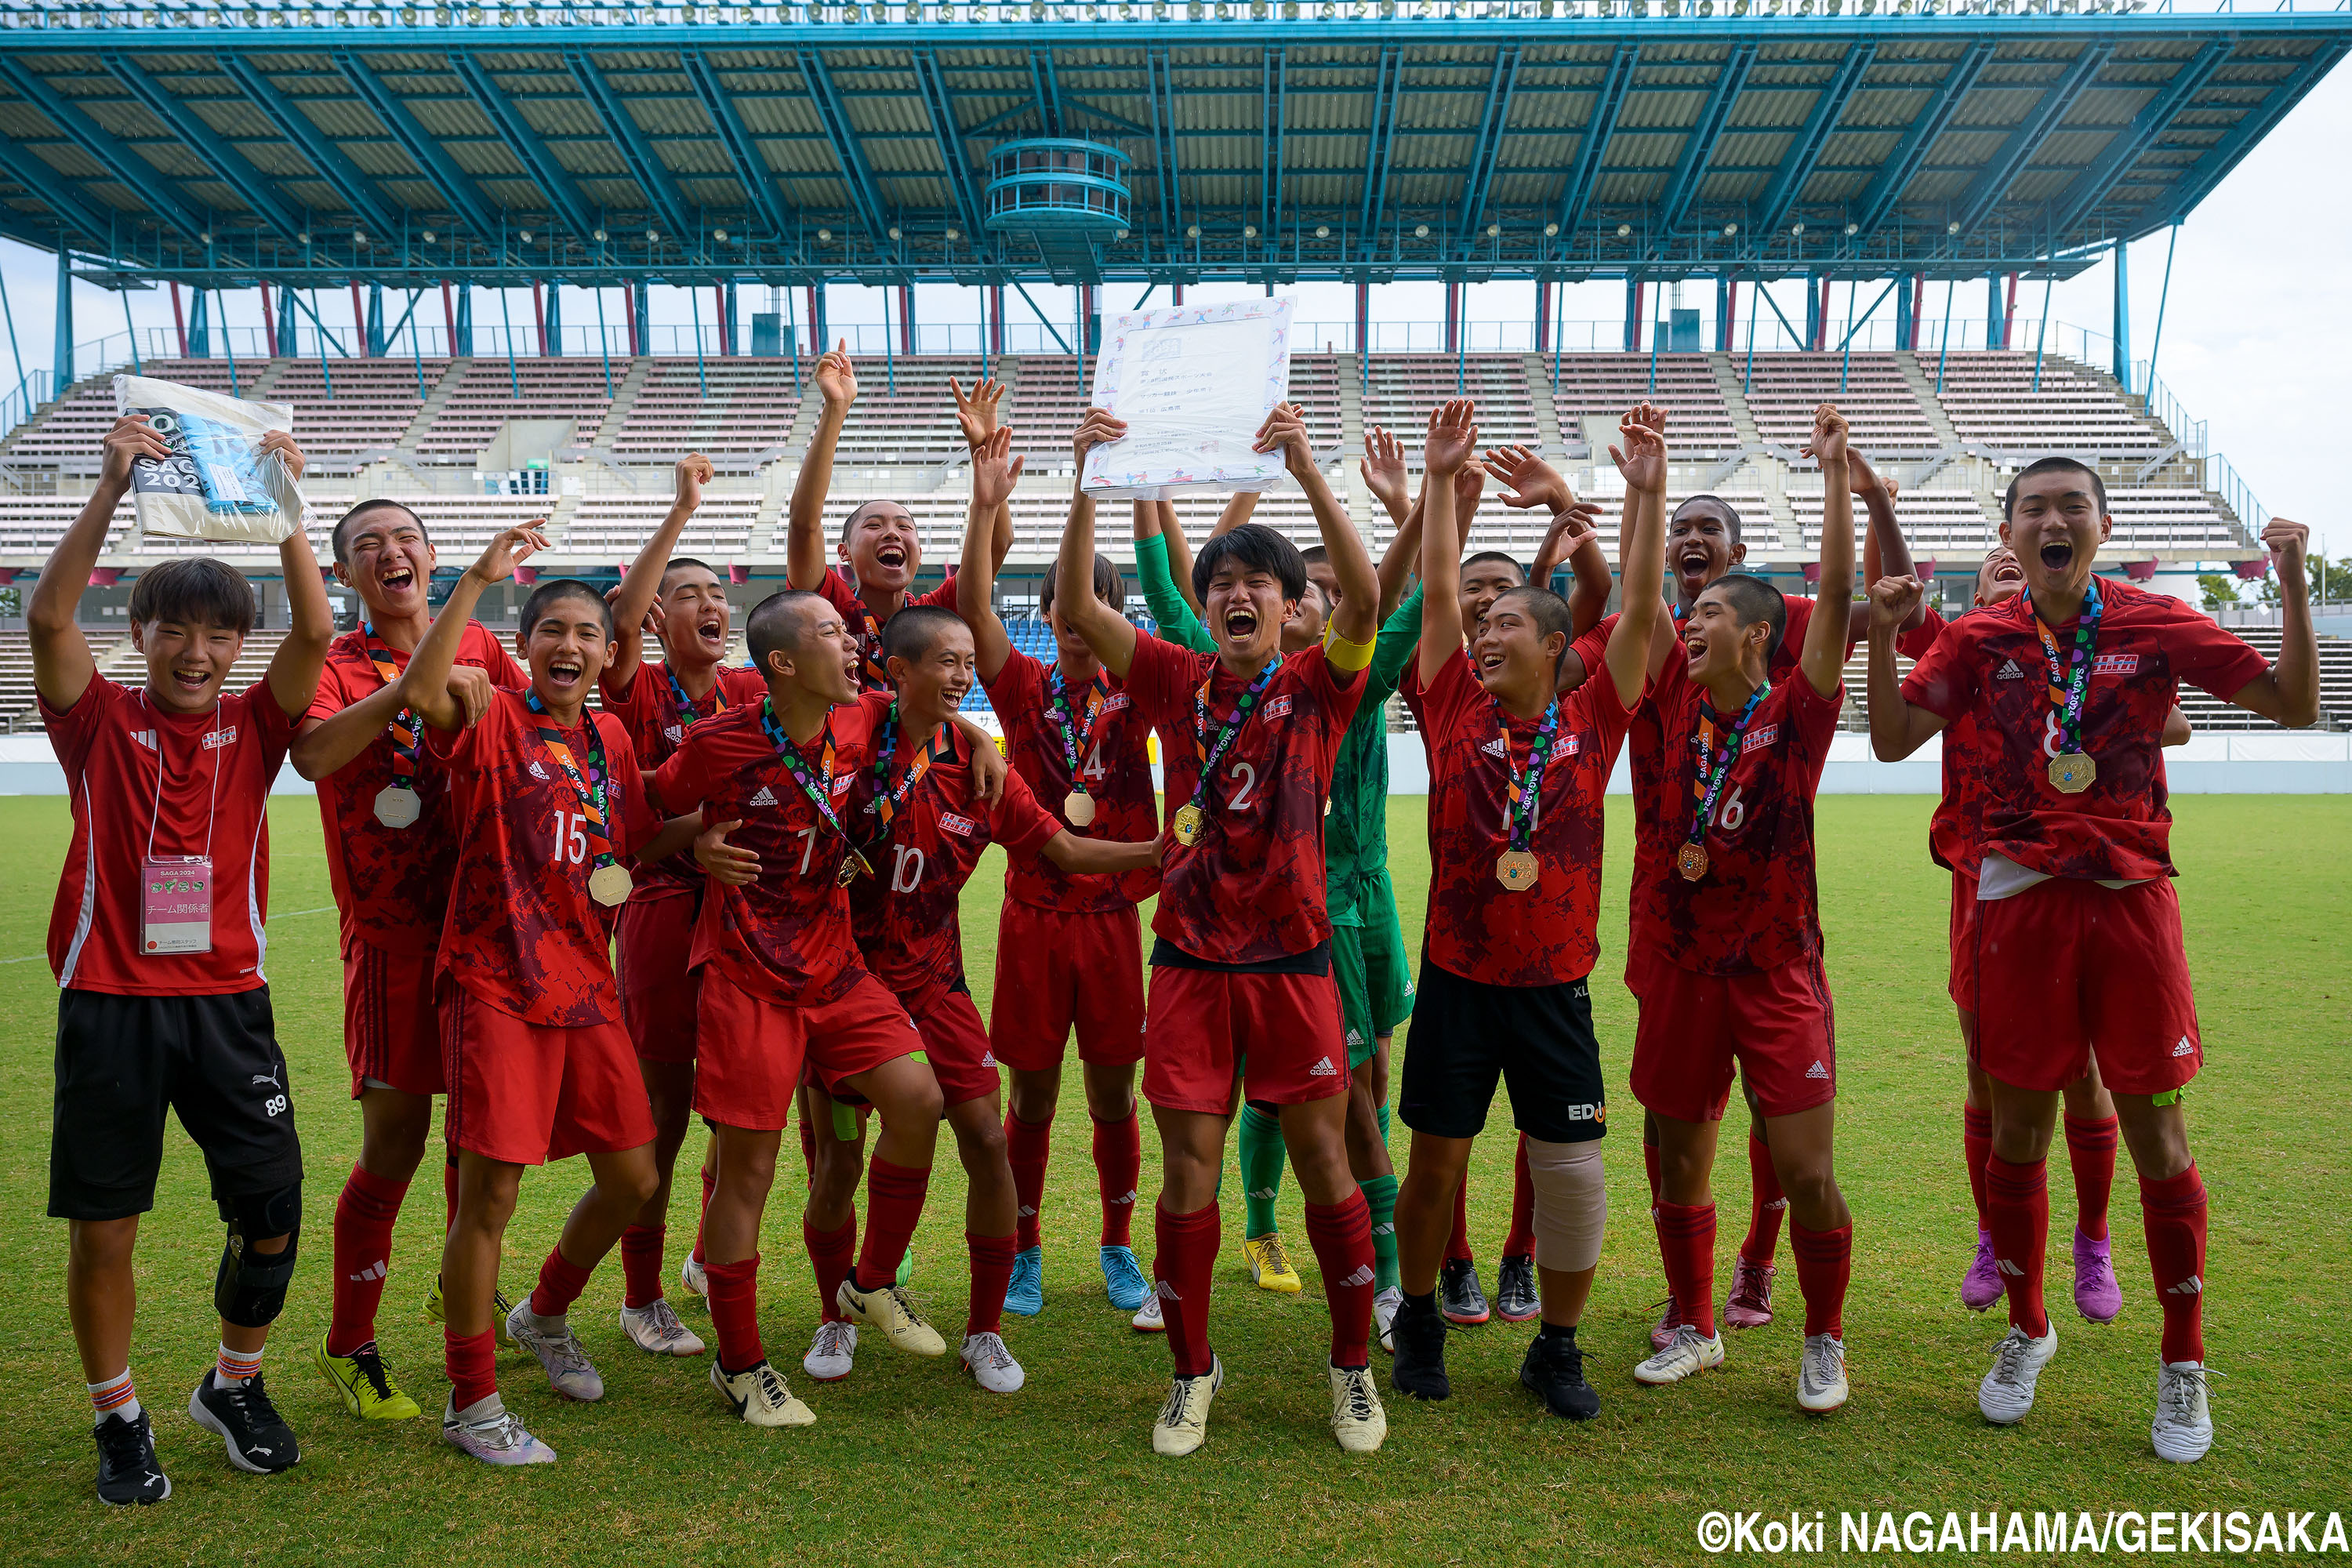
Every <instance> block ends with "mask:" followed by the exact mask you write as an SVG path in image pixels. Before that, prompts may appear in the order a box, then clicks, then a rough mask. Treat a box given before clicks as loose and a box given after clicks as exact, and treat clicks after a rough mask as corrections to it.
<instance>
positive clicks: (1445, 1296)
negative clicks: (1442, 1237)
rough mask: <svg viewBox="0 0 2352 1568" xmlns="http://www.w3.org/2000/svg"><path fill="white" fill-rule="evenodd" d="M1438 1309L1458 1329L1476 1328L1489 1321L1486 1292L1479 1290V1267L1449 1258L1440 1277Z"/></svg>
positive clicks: (1468, 1261)
mask: <svg viewBox="0 0 2352 1568" xmlns="http://www.w3.org/2000/svg"><path fill="white" fill-rule="evenodd" d="M1437 1310H1439V1311H1441V1312H1443V1313H1444V1314H1445V1321H1447V1322H1449V1323H1452V1324H1453V1325H1454V1327H1455V1328H1457V1329H1475V1328H1476V1327H1477V1326H1478V1325H1479V1324H1481V1323H1483V1322H1485V1321H1486V1318H1487V1311H1486V1292H1485V1291H1484V1290H1481V1289H1478V1265H1477V1263H1476V1262H1475V1261H1474V1260H1473V1259H1471V1258H1447V1259H1446V1260H1445V1267H1444V1268H1443V1269H1442V1270H1440V1271H1439V1273H1438V1276H1437Z"/></svg>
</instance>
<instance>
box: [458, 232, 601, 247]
mask: <svg viewBox="0 0 2352 1568" xmlns="http://www.w3.org/2000/svg"><path fill="white" fill-rule="evenodd" d="M589 237H590V238H591V239H593V240H594V241H595V242H596V243H597V244H599V245H602V244H604V230H603V229H601V228H600V229H598V230H597V231H596V232H595V233H594V234H593V235H591V236H589ZM432 241H433V237H432V236H431V235H429V234H428V235H426V236H425V243H426V244H428V245H429V244H431V243H432Z"/></svg>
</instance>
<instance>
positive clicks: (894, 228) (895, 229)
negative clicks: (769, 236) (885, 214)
mask: <svg viewBox="0 0 2352 1568" xmlns="http://www.w3.org/2000/svg"><path fill="white" fill-rule="evenodd" d="M889 233H890V237H891V238H892V239H898V238H900V237H901V236H900V234H899V232H898V225H897V224H895V223H894V224H892V225H891V226H890V229H889ZM725 237H726V236H724V235H721V236H720V238H722V239H723V238H725Z"/></svg>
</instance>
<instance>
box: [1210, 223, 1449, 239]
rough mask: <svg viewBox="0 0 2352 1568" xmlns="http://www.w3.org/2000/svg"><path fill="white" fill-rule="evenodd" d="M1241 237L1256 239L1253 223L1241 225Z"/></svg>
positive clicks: (1255, 226) (1255, 228) (1424, 231)
mask: <svg viewBox="0 0 2352 1568" xmlns="http://www.w3.org/2000/svg"><path fill="white" fill-rule="evenodd" d="M1426 232H1428V231H1427V230H1423V233H1426ZM1242 237H1243V238H1244V239H1255V238H1256V237H1257V225H1255V224H1254V223H1245V224H1244V225H1242Z"/></svg>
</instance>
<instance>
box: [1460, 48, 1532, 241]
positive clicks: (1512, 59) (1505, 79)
mask: <svg viewBox="0 0 2352 1568" xmlns="http://www.w3.org/2000/svg"><path fill="white" fill-rule="evenodd" d="M1518 79H1519V46H1518V45H1517V44H1505V45H1503V46H1502V47H1500V48H1498V49H1496V51H1495V70H1494V74H1493V76H1492V77H1490V78H1489V79H1488V80H1487V83H1486V113H1485V114H1484V115H1483V116H1482V117H1481V118H1480V120H1479V122H1478V145H1477V147H1476V149H1475V151H1474V152H1473V153H1471V154H1470V174H1469V177H1468V179H1467V180H1465V182H1464V184H1463V189H1462V247H1463V248H1464V249H1465V250H1466V249H1468V248H1469V247H1470V245H1471V243H1472V241H1473V240H1474V239H1475V237H1476V236H1477V233H1478V231H1479V229H1480V228H1482V227H1484V226H1486V193H1487V192H1488V191H1489V190H1490V189H1492V188H1493V186H1494V184H1495V166H1496V163H1497V162H1498V161H1499V160H1500V158H1501V155H1502V151H1503V127H1504V126H1506V125H1507V124H1508V123H1510V119H1511V100H1512V96H1513V93H1514V90H1515V89H1517V85H1518Z"/></svg>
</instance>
